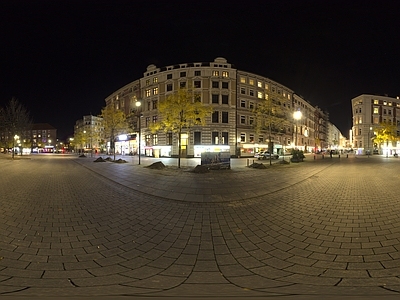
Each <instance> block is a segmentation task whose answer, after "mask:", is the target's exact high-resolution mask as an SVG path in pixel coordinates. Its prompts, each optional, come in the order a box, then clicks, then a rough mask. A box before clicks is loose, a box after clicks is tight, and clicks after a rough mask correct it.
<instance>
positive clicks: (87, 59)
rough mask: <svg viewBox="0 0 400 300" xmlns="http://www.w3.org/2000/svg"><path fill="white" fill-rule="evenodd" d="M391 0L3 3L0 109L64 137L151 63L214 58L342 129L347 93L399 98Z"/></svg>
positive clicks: (397, 24)
mask: <svg viewBox="0 0 400 300" xmlns="http://www.w3.org/2000/svg"><path fill="white" fill-rule="evenodd" d="M397 3H398V1H367V0H364V1H354V0H346V1H329V0H319V1H301V0H292V1H286V0H279V1H272V0H264V1H218V0H214V1H191V0H186V1H174V0H171V1H166V0H162V1H159V0H152V1H133V0H131V1H118V0H112V1H111V0H110V1H102V0H96V1H89V0H79V1H65V0H52V1H40V0H24V1H22V0H4V1H1V3H0V43H1V48H0V51H1V57H0V106H5V105H6V104H7V103H8V102H9V100H10V99H11V97H16V98H17V99H18V100H19V101H20V102H21V103H22V104H24V105H25V107H26V108H27V109H28V110H29V111H30V113H31V116H32V117H33V120H34V122H36V123H49V124H51V125H53V126H54V127H56V128H57V130H58V138H60V139H63V138H65V137H67V136H68V135H72V134H73V127H74V124H75V121H76V120H77V119H81V118H82V116H83V115H88V114H93V115H97V114H99V113H100V111H101V108H102V107H104V106H105V101H104V99H105V98H106V97H107V96H108V95H110V94H111V93H113V92H114V91H116V90H117V89H119V88H121V87H122V86H124V85H126V84H128V83H129V82H131V81H133V80H136V79H138V78H139V77H142V76H143V73H144V72H145V71H146V68H147V66H148V65H149V64H155V65H156V66H158V67H162V66H166V65H173V64H179V63H186V62H207V61H213V60H214V59H215V58H216V57H219V56H221V57H224V58H226V59H227V60H228V62H229V63H232V64H233V65H234V66H235V67H236V68H238V69H240V70H243V71H248V72H252V73H256V74H259V75H262V76H265V77H268V78H270V79H272V80H275V81H277V82H279V83H281V84H283V85H285V86H287V87H288V88H290V89H292V90H294V91H295V92H296V93H297V94H299V95H301V96H303V97H304V98H305V99H306V100H308V101H309V102H311V103H312V104H313V105H314V106H315V105H318V106H319V107H321V108H322V109H324V110H327V111H328V112H329V113H330V120H331V122H332V123H334V124H335V125H336V126H337V127H338V128H339V129H340V130H341V131H342V133H343V134H344V135H345V136H348V131H349V129H350V128H351V105H350V100H351V99H352V98H354V97H356V96H358V95H360V94H364V93H365V94H367V93H368V94H377V95H385V94H387V95H388V96H391V97H396V96H397V95H400V91H399V88H400V76H399V73H400V59H399V54H400V42H399V38H400V34H399V29H400V21H399V20H400V18H399V11H400V10H399V9H400V4H397Z"/></svg>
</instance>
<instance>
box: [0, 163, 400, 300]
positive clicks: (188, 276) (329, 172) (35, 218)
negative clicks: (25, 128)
mask: <svg viewBox="0 0 400 300" xmlns="http://www.w3.org/2000/svg"><path fill="white" fill-rule="evenodd" d="M0 165H1V173H2V176H1V180H0V191H1V196H0V204H1V205H0V216H1V217H0V296H1V295H7V296H29V297H43V296H51V297H56V296H57V297H62V296H88V295H89V296H90V295H91V296H106V295H110V296H118V295H132V296H137V297H139V296H146V297H173V296H181V297H186V298H187V297H190V296H204V297H218V296H225V297H267V296H268V297H272V296H279V295H280V296H291V295H292V296H293V295H297V296H307V297H311V296H313V295H314V296H321V295H325V296H330V295H342V296H347V295H350V296H375V295H376V296H380V297H383V296H385V297H400V294H399V292H400V218H399V217H400V197H399V194H398V186H399V177H400V175H399V172H398V170H399V167H400V160H396V159H394V158H383V157H370V158H367V157H353V156H352V157H350V158H347V159H345V158H341V159H338V158H333V159H324V160H322V159H316V160H313V159H308V160H306V162H304V163H300V164H290V165H287V166H278V165H274V166H272V167H270V168H267V169H262V170H259V169H249V168H246V167H243V168H241V169H237V170H233V169H232V170H225V171H213V172H211V173H206V174H194V173H191V172H188V170H189V169H187V168H186V169H181V170H177V169H174V168H169V169H168V168H167V170H150V169H147V168H144V166H137V165H134V164H132V163H127V164H115V163H111V162H106V163H93V159H90V158H83V159H79V158H77V157H72V158H71V157H56V156H49V157H37V158H36V157H34V156H33V157H31V158H30V159H18V160H14V161H12V160H10V159H4V158H3V159H0ZM288 299H289V298H288Z"/></svg>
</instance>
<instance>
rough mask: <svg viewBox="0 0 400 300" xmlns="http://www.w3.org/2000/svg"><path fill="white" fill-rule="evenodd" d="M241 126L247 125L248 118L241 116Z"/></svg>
mask: <svg viewBox="0 0 400 300" xmlns="http://www.w3.org/2000/svg"><path fill="white" fill-rule="evenodd" d="M240 124H246V116H240Z"/></svg>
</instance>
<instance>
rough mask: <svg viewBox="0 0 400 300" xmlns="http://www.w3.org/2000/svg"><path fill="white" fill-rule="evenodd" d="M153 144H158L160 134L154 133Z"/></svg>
mask: <svg viewBox="0 0 400 300" xmlns="http://www.w3.org/2000/svg"><path fill="white" fill-rule="evenodd" d="M153 145H158V135H157V134H153Z"/></svg>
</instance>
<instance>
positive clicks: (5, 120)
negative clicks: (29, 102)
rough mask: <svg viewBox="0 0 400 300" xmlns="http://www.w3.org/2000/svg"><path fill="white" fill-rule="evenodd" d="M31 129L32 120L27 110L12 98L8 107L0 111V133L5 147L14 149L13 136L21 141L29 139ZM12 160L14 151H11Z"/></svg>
mask: <svg viewBox="0 0 400 300" xmlns="http://www.w3.org/2000/svg"><path fill="white" fill-rule="evenodd" d="M31 127H32V119H31V117H30V115H29V112H28V111H27V109H26V108H25V107H24V106H23V105H22V104H21V103H19V101H18V100H17V99H16V98H12V99H11V100H10V102H9V103H8V105H7V106H6V107H5V108H3V109H1V110H0V131H1V132H2V133H3V136H4V138H5V141H4V142H5V144H6V145H5V146H6V147H10V146H12V148H13V150H14V147H15V138H14V136H16V135H18V136H19V137H20V139H21V140H24V139H25V140H26V139H30V137H29V136H27V134H28V133H29V132H30V129H31ZM12 157H13V158H14V151H12Z"/></svg>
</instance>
